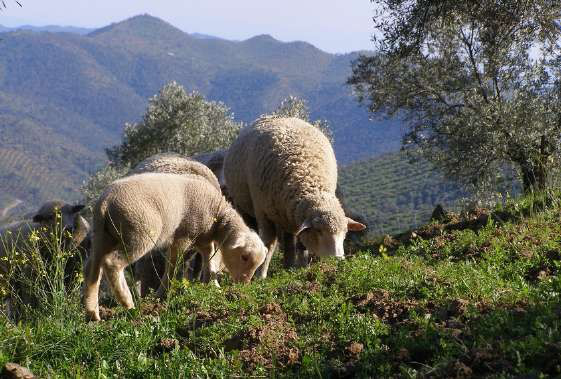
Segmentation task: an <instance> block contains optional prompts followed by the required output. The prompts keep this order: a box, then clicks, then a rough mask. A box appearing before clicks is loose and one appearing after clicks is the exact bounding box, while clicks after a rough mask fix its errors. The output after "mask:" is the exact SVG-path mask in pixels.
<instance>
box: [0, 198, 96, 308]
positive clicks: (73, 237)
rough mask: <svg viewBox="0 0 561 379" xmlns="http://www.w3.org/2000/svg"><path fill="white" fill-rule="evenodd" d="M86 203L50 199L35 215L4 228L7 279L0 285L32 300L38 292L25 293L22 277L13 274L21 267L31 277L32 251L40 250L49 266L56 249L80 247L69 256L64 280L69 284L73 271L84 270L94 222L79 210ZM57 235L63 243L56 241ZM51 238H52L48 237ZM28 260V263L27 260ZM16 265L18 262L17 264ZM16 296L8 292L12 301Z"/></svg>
mask: <svg viewBox="0 0 561 379" xmlns="http://www.w3.org/2000/svg"><path fill="white" fill-rule="evenodd" d="M82 208H84V206H83V205H71V204H67V203H65V202H63V201H58V200H56V201H49V202H47V203H45V204H43V206H41V208H40V209H39V210H38V211H37V212H36V213H35V214H34V215H33V216H32V218H31V219H30V220H22V221H19V222H16V223H12V224H9V225H6V226H4V227H3V228H1V229H0V277H1V278H3V279H4V282H3V283H0V287H4V286H7V287H9V288H10V293H11V295H16V296H18V297H19V298H20V300H22V301H24V302H25V303H30V302H31V301H32V300H31V299H32V298H33V297H34V294H32V293H25V294H23V293H22V291H23V292H28V291H24V290H23V287H25V286H23V284H22V283H19V280H20V278H19V277H17V275H16V277H12V276H13V275H12V273H13V272H15V271H17V272H19V273H20V275H24V276H26V277H29V276H30V275H31V267H30V266H29V264H30V263H29V261H30V254H31V253H32V251H35V249H37V251H38V252H39V254H40V258H41V260H42V264H44V265H45V266H46V267H47V269H49V264H51V263H52V261H53V256H52V254H54V252H55V250H59V249H60V250H61V251H68V250H73V249H75V250H76V254H75V255H73V256H71V257H68V258H67V259H66V262H65V267H64V281H65V284H66V285H68V284H69V282H70V280H71V279H72V278H73V275H74V274H75V273H76V272H80V271H81V268H82V267H81V264H82V261H83V260H85V258H86V255H87V249H88V244H89V241H90V235H89V232H90V226H89V224H88V222H87V221H86V220H85V219H84V218H83V217H82V216H81V215H80V214H79V212H80V211H81V210H82ZM53 238H56V239H57V241H56V243H57V244H60V246H59V247H56V246H54V245H53V241H52V239H53ZM47 240H48V241H47ZM23 262H24V263H23ZM14 265H18V267H15V266H14ZM11 300H13V299H10V296H8V303H11V302H12V301H11Z"/></svg>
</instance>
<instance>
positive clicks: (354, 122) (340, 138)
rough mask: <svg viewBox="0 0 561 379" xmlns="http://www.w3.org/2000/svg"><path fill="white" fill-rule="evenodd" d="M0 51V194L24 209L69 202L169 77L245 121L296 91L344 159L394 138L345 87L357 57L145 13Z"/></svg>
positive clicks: (10, 37) (16, 37) (29, 37)
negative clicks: (214, 34) (325, 125)
mask: <svg viewBox="0 0 561 379" xmlns="http://www.w3.org/2000/svg"><path fill="white" fill-rule="evenodd" d="M0 51H1V52H2V54H0V130H1V133H0V157H3V158H2V159H1V160H0V178H1V179H0V192H3V193H6V194H8V195H9V197H10V198H17V199H21V200H23V201H24V204H26V205H27V206H28V207H33V206H36V205H37V204H38V203H40V202H42V201H44V200H45V199H48V198H51V197H63V198H66V199H76V198H77V197H78V196H79V194H78V192H77V189H78V187H79V186H80V184H81V183H82V181H83V180H84V179H85V178H86V177H87V176H88V174H90V173H91V172H93V171H94V170H95V168H96V167H99V166H100V165H101V164H103V161H104V159H105V156H104V153H103V149H104V148H105V147H108V146H111V145H114V144H117V143H119V141H120V139H121V133H122V130H123V125H124V123H125V122H127V121H129V122H130V121H136V120H138V119H139V118H140V116H141V115H142V113H143V112H144V109H145V106H146V104H147V100H148V98H149V97H150V96H153V95H154V94H155V93H156V92H157V91H158V90H159V89H160V88H161V87H162V86H163V85H164V84H166V83H167V82H169V81H171V80H176V81H178V82H179V83H181V84H182V85H183V86H184V87H185V88H186V89H187V90H198V91H200V92H202V93H203V94H204V95H206V96H207V97H208V98H209V99H212V100H220V101H223V102H224V103H226V104H227V105H229V106H230V107H231V108H232V110H233V112H234V114H235V117H236V118H237V119H238V120H242V121H245V122H251V121H252V120H254V119H255V118H256V117H257V116H259V115H260V114H263V113H266V112H269V111H271V110H273V109H274V108H275V107H276V106H278V104H279V103H280V101H281V100H282V99H283V98H285V97H286V96H288V95H296V96H300V97H302V98H305V99H307V100H308V101H309V105H310V108H311V112H312V116H313V117H314V118H322V119H326V120H328V121H329V122H330V123H331V125H332V127H333V131H334V135H335V150H336V154H337V157H338V159H339V161H340V162H341V163H342V164H345V163H350V162H352V161H353V160H357V159H364V158H366V157H369V156H374V155H379V154H382V153H384V152H389V151H393V150H395V149H397V148H398V146H399V141H400V135H401V132H400V130H399V127H398V125H397V123H396V122H392V121H382V122H378V121H376V122H371V121H369V114H368V112H367V110H366V109H364V108H361V107H359V105H358V104H357V102H356V101H355V99H354V98H353V96H352V94H351V91H350V88H348V87H347V86H346V85H345V80H346V78H347V77H348V76H349V74H350V71H351V67H350V63H351V61H352V60H353V59H355V58H356V57H357V53H353V54H345V55H333V54H328V53H326V52H323V51H321V50H319V49H317V48H315V47H314V46H312V45H310V44H308V43H305V42H290V43H284V42H280V41H277V40H275V39H274V38H272V37H271V36H268V35H260V36H256V37H253V38H250V39H248V40H245V41H228V40H223V39H216V38H200V36H193V35H190V34H187V33H184V32H182V31H181V30H179V29H177V28H175V27H173V26H172V25H170V24H168V23H166V22H164V21H162V20H160V19H157V18H155V17H151V16H148V15H142V16H136V17H133V18H130V19H128V20H125V21H123V22H119V23H115V24H111V25H109V26H107V27H104V28H101V29H97V30H95V31H92V32H91V33H88V34H86V35H81V34H79V33H58V32H56V33H52V32H49V33H46V32H32V31H28V30H17V31H11V32H6V33H3V34H2V36H1V37H0ZM5 197H7V196H5ZM0 200H1V198H0ZM1 208H3V203H0V209H1Z"/></svg>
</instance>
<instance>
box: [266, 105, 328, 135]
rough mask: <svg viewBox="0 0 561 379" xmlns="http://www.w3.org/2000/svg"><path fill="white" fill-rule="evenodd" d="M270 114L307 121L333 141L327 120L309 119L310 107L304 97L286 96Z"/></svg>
mask: <svg viewBox="0 0 561 379" xmlns="http://www.w3.org/2000/svg"><path fill="white" fill-rule="evenodd" d="M271 116H273V117H295V118H299V119H300V120H304V121H307V122H309V123H311V124H312V125H313V126H315V127H316V128H318V129H319V130H321V131H322V133H323V134H325V135H326V137H327V138H329V140H330V141H331V143H333V133H332V131H331V128H330V126H329V122H327V121H326V120H315V121H312V120H310V108H309V107H308V103H307V101H306V100H304V99H300V98H298V97H296V96H288V97H287V98H285V99H283V100H282V101H281V103H280V105H279V106H278V108H277V109H275V110H274V111H273V112H272V113H271Z"/></svg>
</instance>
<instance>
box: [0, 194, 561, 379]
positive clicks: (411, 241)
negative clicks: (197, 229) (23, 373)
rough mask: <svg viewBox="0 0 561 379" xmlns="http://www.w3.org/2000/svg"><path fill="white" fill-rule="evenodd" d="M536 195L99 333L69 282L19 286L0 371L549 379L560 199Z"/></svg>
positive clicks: (146, 307) (162, 304) (155, 303)
mask: <svg viewBox="0 0 561 379" xmlns="http://www.w3.org/2000/svg"><path fill="white" fill-rule="evenodd" d="M550 195H551V194H550ZM550 195H548V196H543V197H542V196H534V197H529V198H523V199H519V200H518V201H516V202H511V203H509V204H507V206H506V207H502V208H497V209H492V210H485V209H478V210H476V211H475V212H473V213H471V214H468V215H466V216H465V217H463V218H462V217H459V216H458V215H449V220H447V221H446V222H442V223H432V224H430V225H425V226H423V227H422V228H419V229H418V230H416V231H415V233H409V234H408V236H406V237H404V236H401V238H397V237H396V238H389V237H388V238H386V239H385V240H384V243H383V244H382V245H381V244H379V243H377V244H374V245H372V246H370V248H369V250H368V251H362V252H359V253H357V254H356V255H355V256H351V257H348V258H347V259H346V260H324V261H322V262H316V263H314V264H312V265H311V266H310V267H308V268H304V269H298V270H284V269H282V268H281V267H280V257H278V256H276V257H275V258H274V261H273V267H272V275H271V277H269V278H267V279H265V280H253V281H252V282H251V283H250V284H248V285H235V284H232V283H231V282H230V281H229V280H228V279H227V278H226V277H224V278H222V280H221V285H222V287H221V288H216V287H214V286H212V285H205V284H200V283H189V282H186V281H175V282H174V283H173V285H172V290H171V294H170V295H169V296H168V297H167V299H164V300H156V299H154V298H153V297H148V298H144V299H135V304H136V307H137V308H136V309H134V310H131V311H125V310H124V309H123V308H122V307H119V306H116V305H115V302H114V301H112V300H110V299H106V300H105V301H104V302H103V303H102V306H101V310H102V317H103V319H104V321H102V322H98V323H87V322H86V321H85V320H84V310H83V306H82V305H81V302H80V287H81V281H79V280H78V281H76V282H75V283H73V284H74V285H73V286H72V287H71V289H70V290H68V291H66V292H64V291H61V290H53V289H52V288H49V287H48V285H47V284H46V283H47V281H46V280H45V281H42V280H33V282H32V283H28V284H29V285H31V286H32V287H31V288H32V289H33V290H34V292H33V293H38V294H43V297H41V298H40V299H42V300H48V301H43V302H39V303H38V304H39V305H37V307H36V308H30V309H27V310H26V312H25V313H24V317H23V319H22V320H19V321H17V322H13V321H11V320H9V319H7V318H6V317H5V316H4V315H3V314H1V313H0V367H1V366H2V365H4V364H5V363H6V362H15V363H19V364H22V365H25V366H28V367H29V368H31V370H33V372H34V373H35V374H36V375H37V376H40V377H135V378H149V377H166V378H167V377H170V378H175V377H281V378H307V377H323V378H471V377H474V378H483V377H485V378H559V377H560V376H561V360H560V357H561V344H560V342H559V341H561V323H560V319H559V315H560V314H561V306H560V303H559V296H560V295H561V280H560V276H559V270H560V267H561V253H560V251H561V241H560V239H559V235H560V234H561V224H560V223H559V214H560V212H561V198H560V197H559V194H553V196H550ZM379 252H380V253H379ZM53 256H56V257H63V258H62V259H65V258H64V257H66V255H64V254H59V255H56V254H53ZM58 259H61V258H58ZM57 272H59V273H60V272H64V270H62V271H57V270H51V271H49V272H48V273H47V274H46V275H47V276H48V278H49V279H50V280H49V281H48V283H56V281H57V278H58V280H61V279H60V277H57V275H56V273H57ZM37 277H38V278H42V276H37ZM27 279H28V278H27ZM0 283H1V282H0ZM41 289H43V290H46V292H42V291H41ZM0 294H1V287H0ZM0 296H1V295H0Z"/></svg>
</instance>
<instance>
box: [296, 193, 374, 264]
mask: <svg viewBox="0 0 561 379" xmlns="http://www.w3.org/2000/svg"><path fill="white" fill-rule="evenodd" d="M335 200H336V199H335ZM328 205H329V206H328V207H325V206H324V207H322V208H320V209H315V210H314V211H312V212H310V215H309V216H308V217H307V218H306V219H305V220H304V222H303V223H302V224H301V225H300V227H299V228H298V230H297V231H296V233H295V235H296V236H297V237H298V239H299V240H300V241H301V242H302V244H303V245H304V246H305V247H306V249H308V251H310V253H311V254H313V255H315V256H317V257H330V256H332V257H338V258H341V259H343V258H344V257H345V251H344V249H343V241H344V240H345V236H346V235H347V231H361V230H364V229H365V228H366V225H364V224H361V223H360V222H357V221H355V220H353V219H351V218H349V217H347V216H345V213H344V212H343V209H342V208H341V206H340V204H339V202H338V201H333V202H331V204H328Z"/></svg>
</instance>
